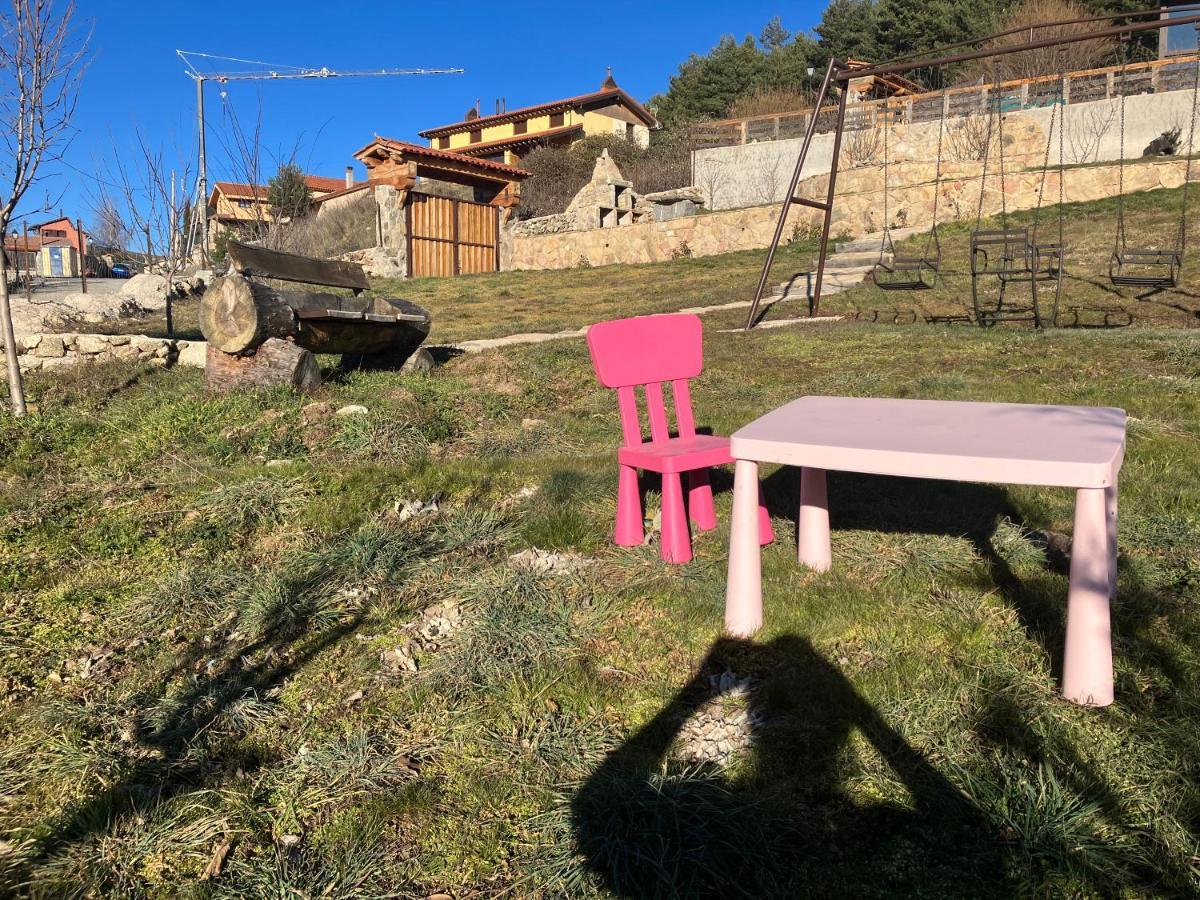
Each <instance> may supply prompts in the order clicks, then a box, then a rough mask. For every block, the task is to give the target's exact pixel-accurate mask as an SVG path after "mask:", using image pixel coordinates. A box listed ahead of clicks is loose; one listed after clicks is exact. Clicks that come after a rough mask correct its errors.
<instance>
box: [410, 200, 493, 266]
mask: <svg viewBox="0 0 1200 900" xmlns="http://www.w3.org/2000/svg"><path fill="white" fill-rule="evenodd" d="M407 219H408V275H409V277H410V278H422V277H425V276H430V275H432V276H447V275H467V274H470V273H472V272H495V271H498V270H499V268H500V210H499V208H497V207H495V206H488V205H487V204H486V203H472V202H471V201H469V200H451V199H449V198H447V197H432V196H430V195H429V194H418V193H415V192H413V193H410V194H409V195H408V207H407Z"/></svg>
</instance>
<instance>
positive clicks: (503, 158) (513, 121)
mask: <svg viewBox="0 0 1200 900" xmlns="http://www.w3.org/2000/svg"><path fill="white" fill-rule="evenodd" d="M657 127H658V120H657V119H655V118H654V116H653V115H651V114H650V111H649V110H647V109H646V108H645V107H644V106H642V104H640V103H638V102H637V101H636V100H634V99H633V98H632V97H630V96H629V95H628V94H627V93H625V92H624V91H623V90H621V89H620V88H619V87H617V83H616V82H615V81H614V80H613V77H612V72H611V71H610V72H609V73H608V77H607V78H605V79H604V83H603V84H602V85H601V86H600V90H598V91H595V92H594V93H591V94H580V95H579V96H578V97H567V98H565V99H563V100H554V101H552V102H550V103H541V104H538V105H537V106H526V107H524V108H523V109H514V110H512V111H506V112H499V113H497V114H495V115H492V116H481V115H479V110H478V109H475V108H472V109H471V110H470V111H468V112H467V115H466V118H464V119H463V120H462V121H461V122H454V123H452V124H450V125H441V126H439V127H437V128H430V129H428V130H427V131H422V132H420V135H421V137H423V138H426V139H427V140H428V141H429V146H430V147H431V148H433V149H435V150H453V151H454V152H456V153H462V154H464V155H466V156H474V157H478V158H480V159H487V160H491V161H492V162H498V163H506V164H507V165H516V164H517V163H518V162H520V159H521V157H522V156H524V155H525V154H526V153H528V152H529V151H530V150H532V149H533V148H534V147H541V146H547V145H549V146H569V145H571V144H573V143H575V142H576V141H578V140H580V139H581V138H583V137H585V136H588V135H596V134H617V135H620V136H621V137H624V138H626V139H627V140H630V141H634V142H635V143H637V144H639V145H640V146H642V147H645V146H646V145H647V144H649V143H650V129H652V128H657Z"/></svg>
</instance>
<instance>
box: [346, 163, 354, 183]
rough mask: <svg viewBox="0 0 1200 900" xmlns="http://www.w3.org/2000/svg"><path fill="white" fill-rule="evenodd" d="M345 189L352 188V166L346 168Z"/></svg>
mask: <svg viewBox="0 0 1200 900" xmlns="http://www.w3.org/2000/svg"><path fill="white" fill-rule="evenodd" d="M346 187H354V166H346Z"/></svg>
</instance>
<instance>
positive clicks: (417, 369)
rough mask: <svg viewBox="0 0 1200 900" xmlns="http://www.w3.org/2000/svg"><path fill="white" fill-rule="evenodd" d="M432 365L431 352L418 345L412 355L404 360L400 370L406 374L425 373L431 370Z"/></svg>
mask: <svg viewBox="0 0 1200 900" xmlns="http://www.w3.org/2000/svg"><path fill="white" fill-rule="evenodd" d="M433 366H434V362H433V354H432V353H430V352H429V351H428V350H426V349H425V348H424V347H418V348H417V349H416V351H415V352H414V353H413V354H412V356H410V357H409V358H408V359H406V360H405V361H404V365H402V366H401V367H400V371H401V372H403V373H405V374H407V375H413V374H417V375H427V374H429V373H430V372H432V371H433Z"/></svg>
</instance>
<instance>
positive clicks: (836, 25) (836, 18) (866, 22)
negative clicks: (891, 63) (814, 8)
mask: <svg viewBox="0 0 1200 900" xmlns="http://www.w3.org/2000/svg"><path fill="white" fill-rule="evenodd" d="M935 2H936V0H935ZM876 12H877V10H876V7H875V4H874V3H873V2H872V0H833V2H832V3H830V4H829V6H827V7H826V8H825V13H824V15H822V16H821V22H820V24H819V25H817V27H816V28H814V29H813V30H814V31H815V32H816V34H817V38H818V40H817V43H818V46H819V47H820V49H821V51H822V55H823V57H824V59H826V60H828V58H829V57H830V56H835V57H837V58H838V59H841V60H847V59H865V60H871V61H875V59H876V57H877V56H878V47H877V40H876V31H877V25H876Z"/></svg>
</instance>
